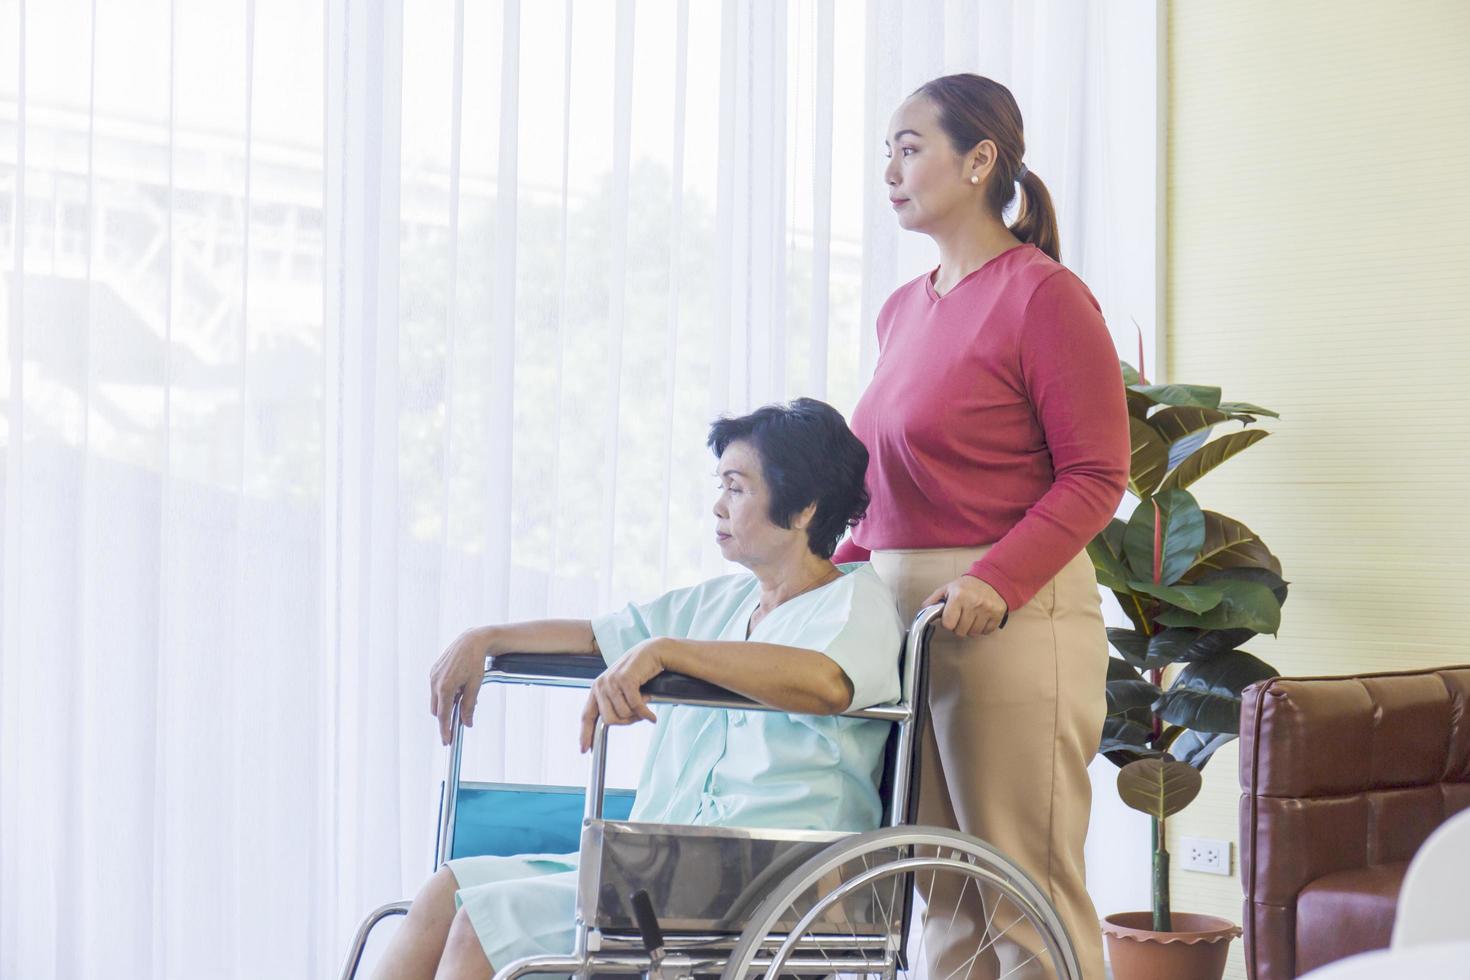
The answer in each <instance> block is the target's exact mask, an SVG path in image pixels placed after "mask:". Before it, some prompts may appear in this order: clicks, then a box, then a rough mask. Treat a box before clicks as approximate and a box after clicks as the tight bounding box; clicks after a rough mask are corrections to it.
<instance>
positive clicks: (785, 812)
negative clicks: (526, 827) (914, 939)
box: [449, 564, 903, 969]
mask: <svg viewBox="0 0 1470 980" xmlns="http://www.w3.org/2000/svg"><path fill="white" fill-rule="evenodd" d="M839 567H840V568H841V569H842V571H843V573H844V574H843V576H842V577H841V578H839V579H836V580H834V581H832V582H829V583H828V584H827V585H824V586H822V587H821V588H819V589H814V590H812V591H811V592H807V593H805V594H803V595H799V596H796V597H795V598H792V599H789V600H787V601H786V602H784V603H782V604H781V605H780V606H778V607H776V609H774V610H773V611H772V612H771V613H770V614H769V615H767V616H766V617H765V619H763V620H761V621H760V623H759V624H757V625H756V627H755V629H754V630H753V631H752V632H751V634H750V637H749V639H750V640H751V641H753V642H759V643H774V644H779V645H782V646H792V647H801V648H804V649H808V650H819V651H821V652H822V653H825V654H826V655H827V656H828V657H830V658H832V660H834V661H836V663H837V665H838V666H840V667H841V668H842V669H843V671H845V672H846V674H847V677H848V680H850V681H851V682H852V687H853V700H852V706H853V707H859V708H862V707H868V706H869V705H874V704H883V703H885V702H888V701H893V700H895V699H897V697H898V695H899V682H898V655H899V648H900V645H901V643H902V641H903V624H902V623H901V621H900V620H899V616H898V610H897V606H896V603H895V601H894V597H893V594H892V593H891V592H890V591H889V589H888V587H887V586H886V585H884V584H883V582H882V580H880V579H879V578H878V576H877V575H876V574H875V573H874V572H873V570H872V568H871V567H870V566H869V565H866V564H848V565H841V566H839ZM759 602H760V586H759V583H758V582H757V581H756V578H755V576H753V575H748V574H741V575H728V576H725V577H723V578H717V579H713V580H711V581H709V582H705V583H704V584H703V585H697V586H694V587H693V588H688V589H677V590H675V591H673V592H670V593H668V594H667V595H664V596H662V597H660V598H658V599H656V600H654V601H653V602H650V603H647V604H638V603H632V604H630V605H628V606H627V607H626V608H624V609H622V610H621V611H619V612H616V613H612V614H611V615H607V616H603V617H601V618H599V619H595V620H593V621H592V631H593V633H594V634H595V635H596V637H597V645H598V647H599V648H600V649H601V651H602V655H603V657H604V658H605V659H606V660H607V662H608V664H609V665H611V664H613V663H616V662H617V660H618V659H619V658H620V657H622V656H623V654H625V653H627V652H628V650H630V649H632V648H633V647H634V646H636V645H637V644H638V643H640V642H642V641H643V640H646V639H649V638H650V637H654V636H672V637H680V638H684V639H695V640H744V639H746V635H745V631H746V627H747V624H748V623H749V622H750V616H751V614H752V613H753V612H755V609H756V606H757V605H758V604H759ZM655 713H656V714H657V715H658V723H657V725H656V726H655V729H654V734H653V739H652V744H651V745H650V746H649V750H648V756H647V758H646V760H645V762H644V766H643V774H642V776H641V777H640V778H639V780H638V793H637V798H636V800H635V802H634V805H633V812H632V815H631V817H630V819H632V820H637V821H648V822H652V823H688V824H706V825H712V826H732V827H774V828H783V829H788V830H853V831H857V830H867V829H870V828H873V827H876V826H877V825H878V823H879V820H880V818H881V816H882V812H881V806H880V804H879V800H878V791H877V783H878V779H879V777H880V776H881V767H882V764H883V747H884V743H885V741H886V740H887V738H888V723H887V722H881V721H865V720H860V719H855V718H834V717H824V716H815V715H790V714H783V713H781V712H776V711H734V710H725V709H720V708H697V707H692V706H687V705H660V706H658V707H656V709H655ZM449 867H450V868H451V870H452V871H453V872H454V875H455V878H456V879H457V880H458V883H459V891H458V893H457V898H456V901H457V902H458V903H459V904H461V905H463V906H464V907H465V908H466V909H467V910H468V915H469V917H470V920H471V921H472V922H473V923H474V926H475V931H476V933H477V934H478V935H479V937H480V942H481V944H482V945H483V946H484V948H485V955H486V956H487V957H488V958H489V960H490V963H491V964H492V965H493V966H495V968H496V969H499V968H501V967H503V966H506V965H508V964H509V963H511V962H512V961H513V960H517V959H520V958H521V957H523V956H532V955H540V954H546V953H557V954H566V953H569V952H570V951H571V949H572V937H573V919H574V914H575V912H574V906H575V901H576V879H577V874H576V867H577V855H575V854H528V855H519V856H516V857H508V858H506V857H476V858H459V859H456V860H453V861H450V862H449Z"/></svg>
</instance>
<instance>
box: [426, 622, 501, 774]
mask: <svg viewBox="0 0 1470 980" xmlns="http://www.w3.org/2000/svg"><path fill="white" fill-rule="evenodd" d="M492 643H493V637H492V632H491V630H489V629H486V628H483V627H481V628H477V629H468V630H465V631H464V632H463V633H461V634H460V635H459V636H458V637H457V638H456V639H455V641H454V642H453V643H451V644H449V646H448V647H447V648H446V649H445V651H444V652H443V653H441V654H439V659H438V660H436V661H434V667H433V669H432V670H430V671H429V712H430V713H431V714H433V715H434V717H435V718H437V719H438V720H439V741H440V743H441V744H443V745H448V744H449V739H450V736H451V734H452V732H451V725H450V721H451V719H452V718H453V716H454V702H455V700H456V699H458V701H459V717H460V719H461V720H462V721H463V722H464V723H465V727H466V728H468V727H469V726H471V725H473V724H474V723H475V703H476V702H477V701H479V700H480V681H481V679H482V678H483V677H484V676H485V657H486V656H487V655H489V654H490V653H491V649H490V647H491V645H492Z"/></svg>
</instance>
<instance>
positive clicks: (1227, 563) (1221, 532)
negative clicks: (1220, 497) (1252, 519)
mask: <svg viewBox="0 0 1470 980" xmlns="http://www.w3.org/2000/svg"><path fill="white" fill-rule="evenodd" d="M1204 519H1205V541H1204V544H1202V545H1201V546H1200V550H1199V557H1198V558H1196V559H1195V562H1194V565H1193V566H1191V567H1190V569H1189V571H1187V572H1186V573H1185V574H1184V575H1183V576H1182V578H1183V580H1184V581H1186V582H1194V581H1196V580H1198V579H1200V578H1202V577H1203V576H1204V575H1206V574H1208V573H1209V572H1212V571H1214V570H1216V569H1219V568H1252V567H1254V568H1269V569H1270V570H1271V571H1273V572H1275V573H1276V574H1277V575H1280V574H1281V562H1279V561H1277V560H1276V556H1275V555H1273V554H1271V551H1270V549H1269V548H1267V547H1266V545H1265V543H1264V542H1263V541H1261V539H1260V537H1258V536H1257V535H1256V532H1254V531H1252V530H1251V529H1250V528H1248V527H1246V526H1245V525H1244V524H1242V523H1240V522H1239V521H1237V520H1236V519H1235V518H1233V517H1226V516H1225V515H1224V514H1217V513H1215V512H1214V511H1212V510H1207V511H1204Z"/></svg>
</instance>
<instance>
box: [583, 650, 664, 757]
mask: <svg viewBox="0 0 1470 980" xmlns="http://www.w3.org/2000/svg"><path fill="white" fill-rule="evenodd" d="M663 671H664V663H663V657H662V656H661V653H660V644H659V640H658V638H657V637H655V638H654V639H651V640H644V641H643V642H642V643H640V644H638V645H637V646H635V647H634V648H633V649H631V650H629V651H628V652H627V653H625V654H624V655H623V656H622V659H620V660H619V661H618V662H617V663H616V664H614V665H613V666H612V667H610V668H608V669H607V670H605V671H603V672H602V673H601V674H599V675H598V677H597V680H595V681H593V682H592V690H591V691H589V692H588V693H587V703H586V705H584V706H583V708H582V735H581V739H580V741H579V743H578V744H579V746H580V747H581V750H582V751H583V752H586V751H587V750H588V749H590V748H592V733H593V731H594V729H595V728H596V725H597V719H598V717H601V718H602V722H603V724H605V725H631V724H633V723H634V722H637V721H640V720H641V721H653V722H656V721H658V718H657V717H656V716H655V715H654V713H653V709H652V708H650V707H649V706H648V702H647V701H646V700H644V698H643V691H642V687H643V685H644V684H647V683H648V682H649V681H650V680H652V679H653V678H655V677H657V676H658V675H659V674H661V673H663Z"/></svg>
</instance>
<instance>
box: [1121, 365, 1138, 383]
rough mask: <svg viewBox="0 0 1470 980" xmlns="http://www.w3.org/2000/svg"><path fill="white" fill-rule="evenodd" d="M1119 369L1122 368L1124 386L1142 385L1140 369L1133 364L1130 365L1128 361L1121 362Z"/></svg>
mask: <svg viewBox="0 0 1470 980" xmlns="http://www.w3.org/2000/svg"><path fill="white" fill-rule="evenodd" d="M1118 367H1119V368H1121V369H1122V371H1123V384H1124V385H1136V384H1140V383H1142V381H1143V378H1142V377H1141V376H1140V375H1139V373H1138V368H1136V367H1134V366H1133V365H1132V364H1129V363H1128V362H1127V361H1119V362H1118Z"/></svg>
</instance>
